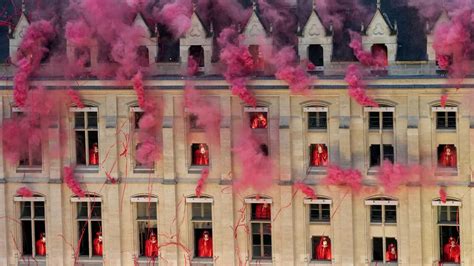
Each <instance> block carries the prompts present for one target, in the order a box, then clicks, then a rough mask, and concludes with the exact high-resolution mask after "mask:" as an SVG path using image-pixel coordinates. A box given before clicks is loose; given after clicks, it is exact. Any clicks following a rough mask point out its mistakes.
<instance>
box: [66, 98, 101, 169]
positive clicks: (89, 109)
mask: <svg viewBox="0 0 474 266" xmlns="http://www.w3.org/2000/svg"><path fill="white" fill-rule="evenodd" d="M69 112H70V113H71V114H72V116H73V117H72V129H73V134H74V158H75V162H76V164H77V166H78V167H85V168H99V166H100V156H99V162H98V163H97V165H91V164H90V163H89V159H90V158H89V151H90V148H91V147H92V145H93V144H91V143H89V142H90V141H89V132H96V134H97V148H98V149H99V155H100V137H99V127H100V124H99V108H98V107H95V106H86V107H84V108H80V107H71V108H69ZM77 113H83V115H84V117H83V119H84V121H83V122H84V125H83V126H84V128H76V119H77V118H76V114H77ZM88 113H96V119H97V121H96V123H97V127H96V128H89V127H88V126H89V125H88V123H89V121H88V118H89V117H88ZM77 132H84V148H85V150H84V152H85V154H84V158H85V164H79V162H78V156H77V155H78V150H77Z"/></svg>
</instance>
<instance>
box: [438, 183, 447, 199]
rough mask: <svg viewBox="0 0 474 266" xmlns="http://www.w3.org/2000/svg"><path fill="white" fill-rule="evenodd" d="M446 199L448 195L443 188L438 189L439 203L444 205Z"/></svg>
mask: <svg viewBox="0 0 474 266" xmlns="http://www.w3.org/2000/svg"><path fill="white" fill-rule="evenodd" d="M447 197H448V194H447V193H446V188H445V187H440V188H439V198H440V199H441V202H442V203H446V199H447Z"/></svg>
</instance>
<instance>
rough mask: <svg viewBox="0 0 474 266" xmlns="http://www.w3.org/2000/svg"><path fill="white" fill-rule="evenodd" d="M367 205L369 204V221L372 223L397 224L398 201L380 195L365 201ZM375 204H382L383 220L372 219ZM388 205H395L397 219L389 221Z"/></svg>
mask: <svg viewBox="0 0 474 266" xmlns="http://www.w3.org/2000/svg"><path fill="white" fill-rule="evenodd" d="M365 205H366V206H369V223H370V225H390V226H392V225H397V224H398V218H399V217H398V216H399V215H398V201H397V200H394V199H390V198H385V197H378V198H371V199H368V200H366V201H365ZM373 206H380V207H381V208H380V211H381V217H380V218H381V220H380V222H379V221H373V220H372V207H373ZM387 206H395V217H396V218H395V221H394V222H392V221H390V220H389V221H387V217H386V216H387V208H386V207H387ZM390 208H391V207H390Z"/></svg>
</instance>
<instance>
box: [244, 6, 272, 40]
mask: <svg viewBox="0 0 474 266" xmlns="http://www.w3.org/2000/svg"><path fill="white" fill-rule="evenodd" d="M263 25H264V24H263V22H262V20H261V19H260V17H259V16H258V15H257V11H256V9H254V10H253V12H252V15H251V16H250V18H249V20H248V21H247V25H245V28H244V29H243V31H242V33H243V34H244V35H245V36H246V37H257V36H266V34H267V31H266V29H265V27H264V26H263Z"/></svg>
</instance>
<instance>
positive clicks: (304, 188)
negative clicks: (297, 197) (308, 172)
mask: <svg viewBox="0 0 474 266" xmlns="http://www.w3.org/2000/svg"><path fill="white" fill-rule="evenodd" d="M294 187H295V189H297V190H298V189H299V190H301V192H303V194H305V195H306V196H307V197H308V198H311V199H316V198H317V196H316V193H315V192H314V189H313V188H311V187H310V186H308V185H306V184H305V183H303V182H301V181H299V182H295V184H294Z"/></svg>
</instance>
